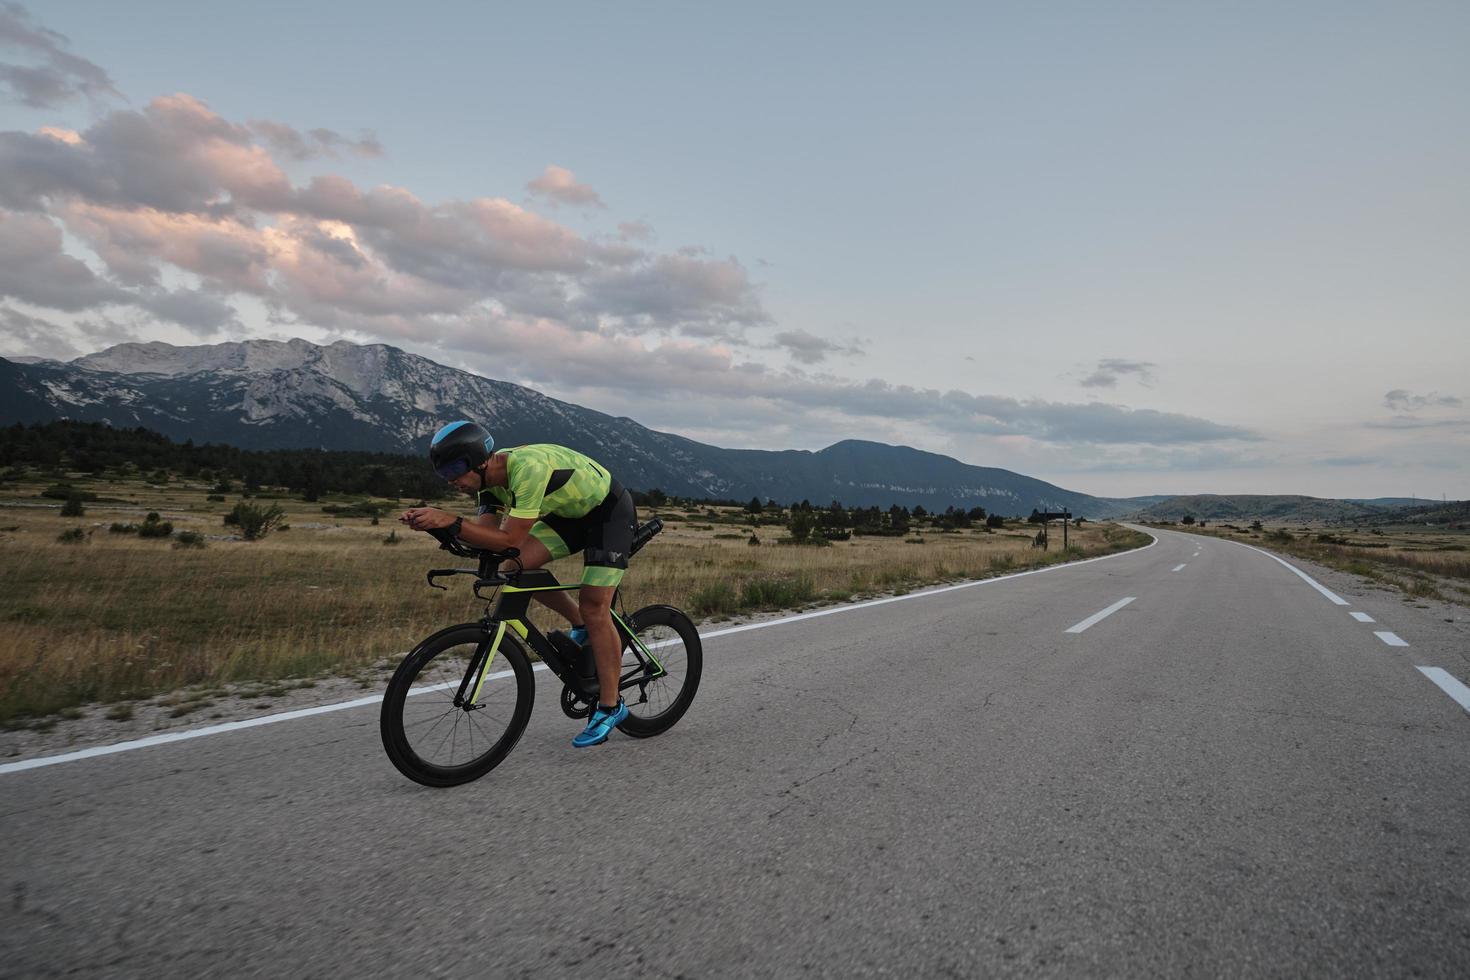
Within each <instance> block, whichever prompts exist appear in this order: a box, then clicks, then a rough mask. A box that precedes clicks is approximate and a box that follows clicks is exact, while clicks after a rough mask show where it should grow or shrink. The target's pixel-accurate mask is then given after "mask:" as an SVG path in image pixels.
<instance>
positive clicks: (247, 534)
mask: <svg viewBox="0 0 1470 980" xmlns="http://www.w3.org/2000/svg"><path fill="white" fill-rule="evenodd" d="M285 516H286V512H285V511H283V510H281V507H280V505H279V504H271V505H270V506H269V507H260V506H257V505H255V504H247V503H245V502H244V501H243V500H242V501H240V502H239V503H237V504H236V505H235V509H234V510H232V511H230V512H229V513H228V514H226V515H225V523H226V524H230V525H234V526H235V527H238V528H239V529H240V535H241V536H242V537H243V538H244V539H245V540H246V541H258V540H260V539H261V538H263V537H265V536H266V535H267V534H269V533H271V531H272V530H274V529H275V527H276V525H277V524H280V523H281V521H282V520H283V519H284V518H285Z"/></svg>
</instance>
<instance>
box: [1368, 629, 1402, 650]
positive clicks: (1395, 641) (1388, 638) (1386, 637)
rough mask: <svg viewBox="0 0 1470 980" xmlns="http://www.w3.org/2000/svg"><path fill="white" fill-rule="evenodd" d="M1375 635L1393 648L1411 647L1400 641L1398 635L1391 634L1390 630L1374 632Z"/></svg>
mask: <svg viewBox="0 0 1470 980" xmlns="http://www.w3.org/2000/svg"><path fill="white" fill-rule="evenodd" d="M1373 635H1374V636H1376V637H1378V638H1379V639H1380V640H1382V641H1383V642H1384V643H1387V644H1388V645H1389V646H1391V647H1406V646H1408V645H1409V644H1407V643H1405V642H1404V641H1403V640H1402V639H1400V638H1399V635H1398V634H1397V633H1394V632H1391V631H1390V630H1374V631H1373Z"/></svg>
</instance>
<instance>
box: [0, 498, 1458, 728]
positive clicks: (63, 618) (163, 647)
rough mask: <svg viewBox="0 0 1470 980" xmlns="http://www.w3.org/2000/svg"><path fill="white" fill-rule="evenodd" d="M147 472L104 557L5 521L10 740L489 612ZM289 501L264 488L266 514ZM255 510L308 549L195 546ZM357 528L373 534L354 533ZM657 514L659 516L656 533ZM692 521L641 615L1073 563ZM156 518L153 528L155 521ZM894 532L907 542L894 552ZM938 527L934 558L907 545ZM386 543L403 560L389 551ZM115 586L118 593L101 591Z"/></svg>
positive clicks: (1009, 541)
mask: <svg viewBox="0 0 1470 980" xmlns="http://www.w3.org/2000/svg"><path fill="white" fill-rule="evenodd" d="M150 473H151V471H150V470H149V469H142V470H139V471H137V472H136V473H135V474H134V475H133V476H131V477H130V478H120V477H116V478H115V477H112V476H109V477H108V481H109V482H108V484H107V486H108V490H107V493H108V495H109V497H110V500H108V501H99V502H97V503H96V504H94V505H93V506H92V508H91V509H95V510H96V511H97V512H98V513H99V515H100V517H99V520H100V521H104V522H106V523H102V524H101V525H100V526H102V527H108V529H109V531H111V530H112V528H111V527H110V526H109V525H111V524H116V525H117V527H118V531H117V533H107V534H102V535H97V536H95V537H92V538H91V539H90V540H91V544H90V545H89V546H88V547H86V548H85V549H82V548H65V547H62V546H60V545H59V544H57V543H55V538H56V536H57V535H58V534H60V533H62V532H74V533H72V534H71V536H70V538H69V539H68V540H74V541H78V542H82V541H87V540H88V536H87V534H88V532H87V531H86V530H84V529H82V528H76V527H73V526H71V525H74V524H75V523H76V522H75V520H74V519H62V518H60V517H59V515H58V512H57V510H56V509H49V510H48V509H44V508H32V509H27V508H16V509H15V510H13V511H9V512H8V513H12V514H14V515H15V518H16V523H12V524H9V525H7V526H9V527H10V528H11V530H12V532H13V533H8V534H7V536H6V538H5V548H6V555H5V561H4V562H3V563H0V622H3V623H4V624H5V629H6V638H7V642H6V644H5V645H4V646H3V647H0V722H3V721H5V720H7V719H17V718H37V717H42V718H44V717H45V716H47V715H48V714H50V713H53V712H55V711H58V710H60V709H62V708H67V707H71V706H75V705H79V704H85V703H88V702H94V701H101V702H107V703H113V706H112V707H111V708H110V709H108V710H115V711H118V712H122V711H125V710H127V709H126V708H125V707H123V705H125V704H126V699H130V698H143V697H151V696H154V695H158V694H161V693H166V692H171V691H176V690H179V689H182V688H187V687H189V686H191V685H215V686H218V685H220V684H223V683H235V682H244V681H268V682H277V681H279V679H283V678H301V677H309V676H313V675H320V674H338V673H348V674H350V673H351V672H353V671H354V670H357V669H360V668H364V667H373V666H376V665H377V664H378V663H379V662H381V661H383V660H390V661H391V660H396V659H397V658H398V657H399V656H400V655H401V654H402V653H403V652H404V651H405V650H407V649H409V648H410V647H411V646H412V645H413V643H414V642H416V641H417V640H418V639H421V638H422V637H423V636H424V635H426V634H428V633H429V632H430V631H432V630H434V629H437V628H439V627H441V626H443V625H445V624H446V623H449V622H454V621H455V620H456V619H468V618H473V617H474V616H476V615H478V613H479V609H480V607H479V605H478V604H477V603H475V601H474V600H473V599H471V598H469V595H468V591H467V590H463V589H459V590H455V591H452V592H448V593H441V592H436V591H433V590H429V589H427V588H425V586H424V584H423V572H424V569H425V568H427V567H429V566H430V565H432V564H433V563H435V562H436V561H437V560H438V559H437V558H436V557H435V556H436V552H435V551H434V549H433V547H432V541H431V540H430V539H428V538H427V537H424V536H420V535H413V534H409V535H398V534H397V532H396V529H395V530H394V531H392V532H391V533H390V534H389V535H387V536H384V535H383V534H382V533H381V529H380V528H376V527H373V526H372V524H371V516H370V515H371V514H373V513H382V512H383V509H384V508H385V507H386V508H396V507H400V506H406V505H408V504H404V503H401V502H400V503H393V502H390V501H386V500H382V499H371V498H368V499H364V498H360V497H343V496H340V495H329V496H328V500H329V501H330V502H331V503H332V504H333V505H334V506H338V507H339V508H341V509H339V510H338V512H337V513H335V514H332V515H331V517H330V520H331V524H330V525H329V524H327V523H324V522H322V517H323V514H322V510H321V507H322V503H317V504H311V503H306V502H303V501H301V500H297V499H294V498H292V497H289V496H287V497H285V498H283V499H280V500H279V502H276V501H275V500H272V501H271V502H270V503H267V502H266V501H265V500H259V499H258V500H256V501H254V502H247V501H240V500H238V498H237V499H236V500H231V501H209V500H208V499H207V497H206V495H205V494H204V492H203V491H204V490H206V489H209V488H211V487H213V486H216V485H217V480H218V479H219V474H217V473H211V474H209V475H207V476H205V475H203V474H195V475H194V476H185V475H179V476H176V477H174V478H172V479H170V480H169V481H168V482H167V483H161V482H160V481H156V480H155V481H151V482H150V481H148V480H146V479H145V478H144V474H150ZM60 479H70V480H73V481H75V482H77V483H78V484H79V486H76V487H72V489H76V490H79V491H81V492H83V493H85V492H88V491H87V489H86V486H85V484H86V480H87V478H86V477H85V476H78V475H76V474H72V473H66V472H64V471H62V472H57V471H54V470H47V471H45V472H44V473H42V472H37V471H29V472H21V473H19V474H17V477H16V479H15V480H13V481H12V480H7V481H6V483H5V485H4V487H3V488H0V504H3V503H4V498H9V499H12V500H17V501H34V500H35V499H36V497H37V496H38V495H39V494H40V491H41V490H42V489H44V488H46V487H47V486H50V485H53V484H54V483H56V481H57V480H60ZM92 479H98V477H93V478H92ZM236 485H237V486H238V485H239V484H236ZM279 492H280V490H279V488H276V487H272V486H270V485H261V486H260V489H259V496H260V497H265V498H270V497H272V496H273V495H275V494H278V493H279ZM111 500H115V503H113V502H111ZM325 502H326V501H323V503H325ZM362 504H371V505H373V506H371V507H359V506H358V505H362ZM450 506H451V507H456V509H458V507H457V506H456V505H455V504H451V505H450ZM246 508H250V509H253V510H258V511H264V512H267V513H268V512H270V511H271V510H273V509H274V510H276V511H278V512H279V515H280V516H279V518H278V521H279V523H277V524H276V525H275V529H278V530H279V529H283V527H284V525H285V524H286V523H287V521H288V520H289V521H290V522H291V523H294V524H295V525H296V527H297V530H296V531H295V532H293V533H292V534H290V535H275V534H271V535H270V536H269V537H265V538H264V539H261V538H257V539H256V540H255V541H253V542H251V543H249V544H246V543H244V542H241V541H234V542H230V541H224V542H218V543H215V542H211V543H210V545H209V546H208V547H207V548H206V547H204V546H203V545H204V543H205V535H204V534H202V533H200V531H199V530H197V529H198V528H202V527H205V526H207V525H214V526H216V527H218V526H220V524H221V522H222V521H223V520H224V518H225V516H226V514H227V513H234V514H235V516H236V518H237V519H238V518H239V516H240V514H241V513H243V512H244V510H245V509H246ZM348 509H350V510H352V511H354V512H355V513H361V514H366V515H369V516H364V517H347V516H345V514H344V510H348ZM651 510H652V508H648V507H645V508H644V509H643V510H642V512H641V513H642V516H644V517H647V516H650V511H651ZM691 510H694V512H695V514H696V519H697V521H698V523H700V524H702V525H704V526H705V527H707V528H709V530H700V529H697V528H695V527H693V526H691V525H690V524H689V523H687V522H679V521H671V522H670V524H669V528H668V530H666V531H665V533H664V534H663V535H661V536H660V537H659V538H658V539H656V540H655V542H654V543H653V544H652V545H651V546H650V547H649V549H648V551H647V552H644V553H642V554H640V556H639V558H638V559H637V561H636V563H635V565H634V570H633V573H632V574H631V575H630V576H629V579H628V586H627V588H626V589H625V590H624V598H625V602H626V604H627V606H628V608H630V609H631V608H636V607H637V606H639V605H642V604H645V603H648V602H655V601H661V602H672V603H674V604H676V605H680V606H683V607H684V608H686V609H689V610H690V611H691V612H692V613H693V614H694V615H695V616H697V617H701V618H704V617H712V616H730V615H737V614H742V613H747V612H754V611H757V610H771V609H778V608H791V607H795V606H800V605H804V604H807V603H811V602H816V601H833V600H838V599H846V598H850V597H858V598H860V597H863V596H865V595H873V594H876V593H879V592H899V591H906V590H910V589H914V588H918V587H921V586H923V585H926V584H930V583H936V582H939V581H946V580H954V579H959V578H971V577H984V576H986V575H990V574H995V573H996V572H1000V571H1005V570H1009V569H1011V568H1013V567H1017V568H1018V567H1030V566H1032V565H1035V564H1039V563H1042V562H1043V561H1046V562H1050V561H1053V560H1056V555H1055V552H1053V554H1052V555H1050V556H1043V555H1041V554H1040V553H1033V552H1031V551H1030V549H1029V547H1028V544H1029V537H1027V536H1024V535H1022V534H1019V533H1016V532H1014V531H1009V530H1007V529H1006V528H1005V526H1004V524H1003V522H1002V523H1001V524H1000V526H998V527H997V528H995V529H994V530H995V532H996V533H993V534H990V535H983V534H977V535H970V534H938V533H935V534H932V535H931V534H930V533H929V532H930V531H934V530H937V529H938V527H937V523H936V522H940V521H941V519H947V520H952V519H953V515H952V514H951V515H948V517H947V518H946V515H935V516H934V517H932V518H930V517H923V518H918V519H915V518H914V517H913V516H912V515H910V514H909V513H908V512H906V511H904V510H903V509H902V508H893V509H890V510H881V509H879V508H876V507H875V508H868V509H847V510H845V511H843V512H842V513H841V514H840V515H838V513H837V512H836V511H834V510H833V509H831V508H824V509H814V510H813V511H811V514H812V515H813V516H812V520H811V530H810V531H809V532H808V535H809V537H820V538H821V539H822V541H823V543H824V544H827V545H828V546H827V547H820V548H813V547H799V548H798V547H783V548H771V547H764V548H762V547H752V545H759V544H760V543H761V539H762V538H765V539H766V540H767V541H769V540H770V534H771V533H775V534H777V535H778V536H782V535H784V533H785V532H786V530H787V526H786V525H787V521H788V520H789V518H790V515H791V511H789V510H786V509H783V508H781V507H779V506H777V505H775V504H774V503H769V502H768V503H763V504H762V511H761V513H760V514H759V515H758V520H759V521H760V522H761V527H762V528H763V530H762V531H761V532H760V533H759V535H758V534H757V533H756V532H755V531H754V530H753V529H752V525H751V518H752V517H754V516H756V515H753V514H750V513H747V512H745V510H744V507H743V505H737V506H729V507H724V506H721V507H700V508H697V509H694V508H691ZM711 510H713V511H714V516H710V511H711ZM145 513H146V514H148V515H149V517H148V518H144V519H143V520H141V521H140V520H139V516H138V515H140V514H145ZM162 514H167V515H169V518H170V519H169V520H168V521H165V520H163V518H162V516H161V515H162ZM154 515H159V516H154ZM664 516H668V515H667V514H666V513H665V514H664ZM966 516H968V515H966ZM989 519H990V515H987V519H986V520H987V523H989ZM975 520H977V521H978V518H975ZM839 522H843V523H839ZM164 524H172V525H174V526H175V527H180V528H181V529H180V530H178V531H176V532H175V533H174V534H173V536H172V537H173V543H174V545H175V547H176V549H177V550H174V551H172V552H171V553H170V557H169V560H168V561H162V562H160V561H159V560H158V555H159V551H158V545H157V543H156V541H150V540H145V539H143V538H142V537H141V535H140V532H139V528H140V527H141V526H142V525H153V526H160V525H164ZM191 525H192V529H190V526H191ZM897 527H902V528H903V529H904V530H903V531H902V532H900V533H899V535H898V536H894V535H893V533H892V532H893V530H894V529H895V528H897ZM764 528H772V529H774V531H773V532H768V531H766V530H764ZM864 528H866V529H868V531H869V532H876V533H863V529H864ZM921 528H922V529H924V531H925V535H924V537H925V539H926V540H927V544H926V545H925V546H924V547H921V548H913V547H910V546H908V545H906V544H904V543H903V540H902V538H903V537H905V536H906V537H914V536H915V532H917V531H919V530H920V529H921ZM848 529H856V531H857V533H854V534H852V535H851V537H850V539H849V540H839V541H837V542H835V543H833V542H831V541H830V540H828V536H829V535H830V534H831V533H833V532H836V533H838V534H841V533H842V532H844V531H847V530H848ZM171 530H172V528H171ZM737 532H738V533H737ZM241 536H242V537H243V536H244V535H243V532H242V534H241ZM196 539H197V541H198V544H197V545H196V544H195V543H194V541H195V540H196ZM387 539H392V540H395V541H398V542H401V544H402V547H394V548H391V549H385V548H384V547H383V544H384V541H385V540H387ZM1074 540H1078V541H1079V542H1080V543H1082V544H1083V546H1084V549H1085V551H1086V553H1087V554H1089V555H1094V554H1102V553H1104V552H1107V551H1116V550H1122V549H1124V548H1127V547H1131V546H1137V545H1138V544H1142V543H1144V542H1145V541H1146V539H1143V538H1142V537H1140V536H1134V535H1130V533H1129V532H1126V531H1124V530H1123V529H1120V528H1117V527H1115V526H1112V525H1096V526H1089V528H1088V531H1087V533H1086V534H1085V535H1084V534H1083V533H1082V532H1079V533H1078V535H1077V537H1076V538H1075V539H1074ZM1440 554H1442V555H1445V556H1446V557H1456V554H1455V553H1453V552H1449V553H1445V552H1441V553H1440ZM1458 557H1459V558H1460V559H1461V560H1463V558H1464V555H1463V554H1460V555H1458ZM98 567H105V568H106V569H107V574H106V575H105V576H100V577H99V576H98V575H96V574H95V572H96V569H97V568H98ZM580 567H581V565H580V558H577V557H574V558H571V559H567V560H565V561H564V562H561V563H558V564H557V565H556V566H553V570H554V571H556V572H557V573H558V574H559V575H560V576H561V577H562V578H564V579H569V580H570V579H575V577H576V575H577V574H578V570H579V569H580ZM537 616H538V620H540V621H541V622H543V624H544V625H547V626H551V625H554V624H553V623H552V622H551V621H550V620H549V619H542V618H541V614H539V613H538V614H537ZM292 683H299V682H292ZM259 690H260V693H259V694H258V696H257V697H256V699H255V700H257V701H266V700H269V699H270V698H272V697H279V696H280V693H283V692H274V688H272V687H269V686H263V687H261V688H260V689H259ZM283 690H284V689H283ZM185 703H186V702H185V701H183V700H181V701H179V702H178V704H177V705H173V706H171V707H177V706H181V705H183V704H185ZM191 710H193V711H197V710H200V709H198V708H195V709H191ZM27 724H29V722H27Z"/></svg>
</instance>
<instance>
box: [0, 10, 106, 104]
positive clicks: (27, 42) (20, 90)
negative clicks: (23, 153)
mask: <svg viewBox="0 0 1470 980" xmlns="http://www.w3.org/2000/svg"><path fill="white" fill-rule="evenodd" d="M69 44H70V42H69V41H68V40H67V39H66V37H65V36H64V35H62V34H58V33H56V32H55V31H51V30H47V29H46V28H44V27H39V26H35V25H33V24H32V23H31V17H30V14H29V13H28V12H27V10H26V8H25V7H23V6H21V5H20V4H18V3H0V49H6V50H10V51H19V52H21V53H22V54H23V55H25V56H26V57H27V58H28V59H29V60H30V61H32V62H39V63H38V64H37V63H32V64H16V63H13V62H10V61H0V101H6V102H18V103H20V104H21V105H24V106H29V107H31V108H33V109H53V108H56V107H58V106H61V105H63V104H65V103H67V102H71V101H73V100H75V99H81V98H85V99H87V100H88V101H90V102H99V101H101V100H103V99H105V98H109V97H111V98H121V97H122V95H121V93H120V92H118V90H117V89H116V87H114V86H113V84H112V79H111V78H110V77H108V74H107V72H105V71H104V70H102V69H101V68H100V67H98V66H97V65H94V64H93V63H92V62H90V61H88V60H87V59H86V58H83V57H81V56H79V55H75V54H72V53H71V52H70V51H67V50H66V48H67V46H68V45H69Z"/></svg>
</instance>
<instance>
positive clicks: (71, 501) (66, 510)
mask: <svg viewBox="0 0 1470 980" xmlns="http://www.w3.org/2000/svg"><path fill="white" fill-rule="evenodd" d="M86 512H87V508H85V507H83V506H82V495H81V494H79V493H69V494H67V495H66V503H64V504H62V505H61V516H62V517H81V516H82V515H83V514H85V513H86Z"/></svg>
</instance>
